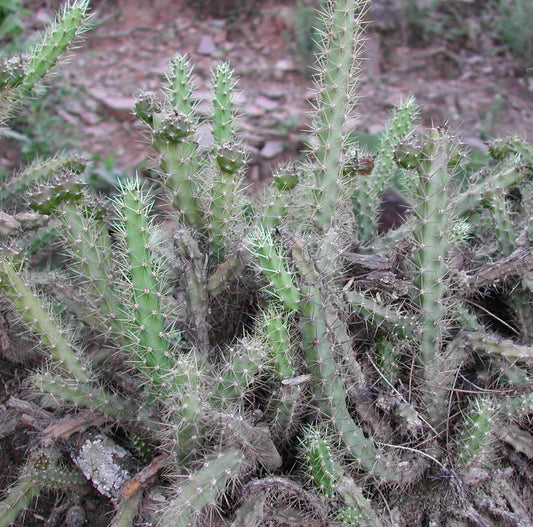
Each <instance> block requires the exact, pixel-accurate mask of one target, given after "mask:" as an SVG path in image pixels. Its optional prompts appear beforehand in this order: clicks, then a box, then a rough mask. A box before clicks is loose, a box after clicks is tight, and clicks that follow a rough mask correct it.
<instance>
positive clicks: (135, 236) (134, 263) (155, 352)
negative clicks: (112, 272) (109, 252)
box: [115, 180, 172, 391]
mask: <svg viewBox="0 0 533 527" xmlns="http://www.w3.org/2000/svg"><path fill="white" fill-rule="evenodd" d="M115 208H116V210H117V213H118V216H119V219H120V222H117V224H116V227H117V228H118V231H119V232H120V234H121V235H122V237H123V243H124V247H125V249H126V252H127V257H128V263H127V264H126V267H125V269H124V277H125V279H126V281H127V285H128V286H129V288H130V289H131V298H130V299H129V300H128V303H127V305H125V308H126V309H127V310H129V311H130V313H131V314H130V316H131V324H132V328H131V333H130V338H131V339H132V343H131V348H132V351H133V355H134V360H135V361H136V362H137V364H138V367H139V369H140V370H141V371H143V373H144V374H145V375H146V378H147V379H148V380H149V381H150V382H151V384H153V386H154V387H157V388H158V389H160V390H163V391H165V390H166V389H168V388H169V386H168V384H167V381H168V374H169V372H170V370H171V369H172V360H171V358H170V351H169V341H168V338H167V333H166V330H165V325H164V317H163V314H162V312H161V306H160V295H161V294H162V284H161V279H162V276H161V274H158V269H157V264H156V263H155V261H154V257H153V252H152V250H151V249H152V240H151V239H150V231H151V225H152V224H151V221H150V218H149V212H150V205H147V204H146V196H145V194H144V193H143V192H142V190H141V188H140V184H139V182H138V181H135V180H134V181H132V182H129V183H127V184H126V185H125V186H124V187H123V189H122V193H121V195H120V197H119V198H118V199H117V200H116V202H115Z"/></svg>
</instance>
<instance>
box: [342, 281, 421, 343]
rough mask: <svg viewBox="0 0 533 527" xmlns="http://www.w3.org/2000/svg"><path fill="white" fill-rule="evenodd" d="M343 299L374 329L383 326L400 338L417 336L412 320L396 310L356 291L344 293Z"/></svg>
mask: <svg viewBox="0 0 533 527" xmlns="http://www.w3.org/2000/svg"><path fill="white" fill-rule="evenodd" d="M345 297H346V300H348V302H349V303H350V304H351V305H352V307H353V309H354V310H355V312H356V313H357V314H358V315H359V316H361V317H363V318H364V319H365V320H368V321H369V322H370V323H371V324H373V325H375V326H376V327H379V326H381V325H384V326H385V327H386V328H387V329H390V330H391V331H393V332H394V334H395V335H396V336H398V337H400V338H413V337H414V336H415V335H416V334H417V326H416V323H415V322H414V320H413V319H412V318H410V317H407V316H404V315H402V314H401V313H400V312H399V311H398V310H396V309H393V308H390V307H388V306H384V305H383V304H380V303H379V302H377V301H376V300H375V299H373V298H371V297H369V296H365V295H363V294H361V293H358V292H356V291H350V292H346V293H345Z"/></svg>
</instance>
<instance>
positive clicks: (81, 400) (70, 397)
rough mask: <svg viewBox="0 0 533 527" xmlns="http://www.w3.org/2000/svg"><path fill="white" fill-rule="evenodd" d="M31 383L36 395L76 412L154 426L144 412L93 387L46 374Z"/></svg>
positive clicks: (85, 383)
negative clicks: (45, 397)
mask: <svg viewBox="0 0 533 527" xmlns="http://www.w3.org/2000/svg"><path fill="white" fill-rule="evenodd" d="M31 380H32V384H33V386H34V387H35V388H36V389H37V390H38V391H39V392H44V393H48V394H50V395H53V396H54V397H57V398H58V399H59V400H61V401H64V402H66V403H69V404H71V405H73V406H75V407H77V408H88V409H89V410H92V411H94V412H96V413H99V414H103V415H105V416H106V417H109V419H111V420H113V421H117V422H120V423H129V424H130V425H133V426H141V427H143V428H145V429H154V426H155V423H154V421H153V417H152V415H151V413H150V412H149V410H148V409H147V408H141V407H140V406H139V405H138V404H136V403H135V402H134V401H131V400H128V399H124V398H123V397H121V396H119V395H117V394H112V393H109V392H108V391H106V390H105V389H104V388H102V387H100V386H98V385H97V384H96V383H87V382H83V383H82V382H79V381H77V380H76V379H67V378H65V377H62V376H59V375H57V374H53V373H52V372H50V371H44V372H41V373H36V374H34V375H33V376H32V378H31Z"/></svg>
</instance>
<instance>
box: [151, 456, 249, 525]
mask: <svg viewBox="0 0 533 527" xmlns="http://www.w3.org/2000/svg"><path fill="white" fill-rule="evenodd" d="M243 459H244V456H243V453H242V451H241V450H240V449H238V448H228V449H226V450H223V451H221V452H220V453H219V454H218V455H217V456H216V457H214V458H212V459H205V460H204V462H203V464H202V468H200V469H199V470H198V471H197V472H195V473H192V474H190V475H188V476H187V477H186V478H185V481H184V484H183V485H180V486H179V487H177V488H175V489H174V492H173V495H174V496H176V497H175V498H173V499H172V501H171V502H170V503H169V504H168V505H167V506H166V508H165V510H164V511H163V513H162V514H161V517H160V519H159V523H158V525H159V527H189V526H190V525H194V522H195V519H198V516H199V515H200V514H201V512H202V510H203V509H204V508H205V507H207V506H209V505H214V504H215V503H216V501H217V498H218V497H219V496H220V494H221V493H223V492H224V490H225V488H226V485H227V484H228V482H229V481H230V480H231V479H233V478H235V477H237V476H238V474H239V470H240V467H241V465H242V463H243Z"/></svg>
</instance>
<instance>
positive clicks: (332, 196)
mask: <svg viewBox="0 0 533 527" xmlns="http://www.w3.org/2000/svg"><path fill="white" fill-rule="evenodd" d="M328 7H329V9H330V10H331V11H329V12H327V13H326V14H325V16H324V19H325V24H324V28H323V29H321V30H320V33H319V35H320V53H319V56H318V68H317V69H318V71H319V75H318V78H317V88H316V91H317V107H316V110H315V115H314V127H315V134H316V140H317V146H316V147H314V148H312V151H313V157H314V159H315V166H316V171H315V180H316V181H315V182H314V184H315V186H316V196H315V200H316V209H317V210H316V218H315V222H316V225H317V226H318V227H319V228H320V229H327V228H328V227H329V224H330V221H331V217H332V215H333V211H334V207H335V202H336V199H337V195H338V192H339V190H338V186H339V181H340V180H341V176H342V163H341V161H342V159H343V149H344V148H345V143H346V135H345V133H346V132H345V131H344V123H345V121H346V118H347V117H348V116H349V115H350V114H351V113H352V111H353V107H354V103H355V96H354V90H355V82H354V79H357V78H358V76H357V75H356V74H355V71H354V70H355V69H357V68H358V67H359V64H358V60H359V58H360V54H361V48H362V37H361V33H362V18H363V12H364V10H365V7H366V2H365V1H359V0H358V1H353V0H339V1H337V2H335V3H332V4H328Z"/></svg>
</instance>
